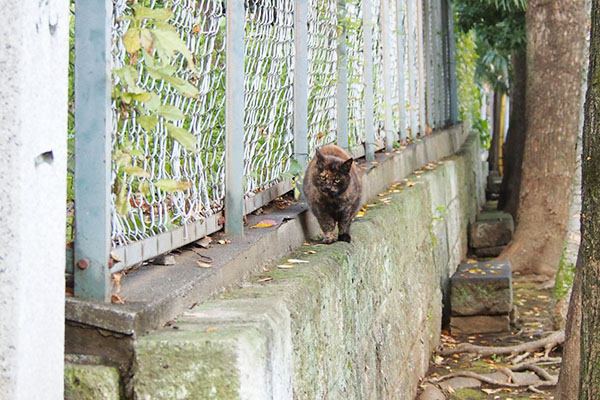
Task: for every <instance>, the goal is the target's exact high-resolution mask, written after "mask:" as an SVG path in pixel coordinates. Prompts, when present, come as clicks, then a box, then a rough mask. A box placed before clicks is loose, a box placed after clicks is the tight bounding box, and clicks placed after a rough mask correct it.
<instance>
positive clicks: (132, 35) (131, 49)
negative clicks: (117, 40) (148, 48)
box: [123, 27, 142, 54]
mask: <svg viewBox="0 0 600 400" xmlns="http://www.w3.org/2000/svg"><path fill="white" fill-rule="evenodd" d="M123 45H124V46H125V50H127V52H128V53H129V54H132V53H135V52H136V51H138V50H139V49H140V48H141V47H142V46H141V44H140V28H135V27H130V28H129V29H127V32H125V35H123Z"/></svg>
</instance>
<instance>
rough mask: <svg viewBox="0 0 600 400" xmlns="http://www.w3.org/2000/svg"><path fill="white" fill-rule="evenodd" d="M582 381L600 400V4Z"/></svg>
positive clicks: (585, 190) (594, 52) (586, 168)
mask: <svg viewBox="0 0 600 400" xmlns="http://www.w3.org/2000/svg"><path fill="white" fill-rule="evenodd" d="M579 254H580V256H581V258H580V260H579V262H578V264H580V272H581V299H582V307H583V314H582V324H581V370H580V374H581V378H580V388H581V389H580V393H579V399H598V398H600V335H598V332H599V331H600V4H599V1H598V0H593V2H592V30H591V40H590V64H589V74H588V90H587V96H586V102H585V123H584V127H583V157H582V207H581V247H580V252H579Z"/></svg>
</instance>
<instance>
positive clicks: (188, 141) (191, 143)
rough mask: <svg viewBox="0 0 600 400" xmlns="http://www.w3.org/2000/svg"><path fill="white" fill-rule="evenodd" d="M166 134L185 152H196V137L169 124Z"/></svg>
mask: <svg viewBox="0 0 600 400" xmlns="http://www.w3.org/2000/svg"><path fill="white" fill-rule="evenodd" d="M167 133H168V134H169V136H171V137H172V138H173V139H175V140H176V141H178V142H179V144H181V145H182V146H183V147H184V148H185V149H186V150H188V151H191V152H193V153H195V152H196V143H197V142H198V140H197V139H196V136H194V135H192V134H191V133H189V132H188V131H187V130H185V129H183V128H179V127H177V126H175V125H173V124H171V123H167Z"/></svg>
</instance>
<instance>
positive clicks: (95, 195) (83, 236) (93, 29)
mask: <svg viewBox="0 0 600 400" xmlns="http://www.w3.org/2000/svg"><path fill="white" fill-rule="evenodd" d="M75 7H76V9H77V15H76V18H75V155H76V156H75V182H74V189H75V199H76V201H75V215H77V222H76V223H77V226H76V236H75V249H74V262H75V267H74V279H75V295H76V296H78V297H85V298H91V299H96V300H101V301H110V289H111V286H110V274H109V266H108V261H109V256H110V235H111V230H110V227H111V212H110V187H111V171H110V168H111V105H110V102H111V99H110V96H111V78H110V73H111V72H110V68H111V62H110V54H111V53H110V46H111V27H112V1H110V0H103V1H89V0H77V2H76V5H75Z"/></svg>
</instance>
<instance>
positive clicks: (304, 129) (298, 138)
mask: <svg viewBox="0 0 600 400" xmlns="http://www.w3.org/2000/svg"><path fill="white" fill-rule="evenodd" d="M307 18H308V2H307V1H306V0H296V2H295V9H294V44H295V56H296V59H295V66H294V158H295V159H296V160H297V161H298V162H299V163H300V165H301V166H302V168H305V167H306V158H307V157H308V27H307Z"/></svg>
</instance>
